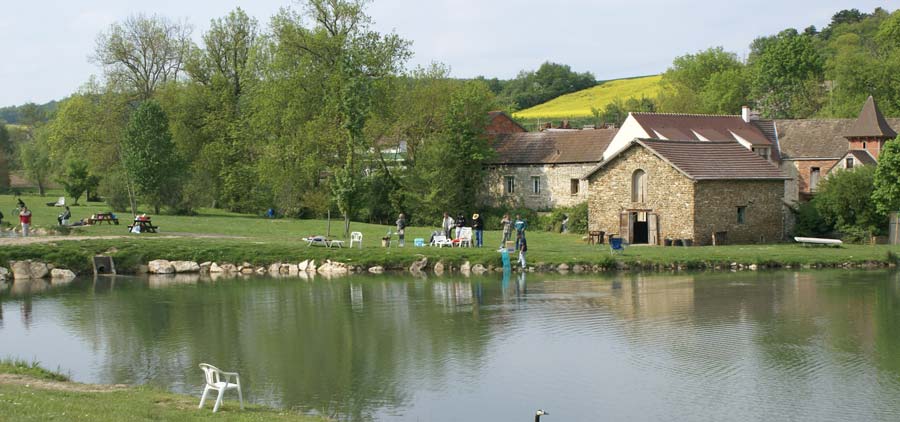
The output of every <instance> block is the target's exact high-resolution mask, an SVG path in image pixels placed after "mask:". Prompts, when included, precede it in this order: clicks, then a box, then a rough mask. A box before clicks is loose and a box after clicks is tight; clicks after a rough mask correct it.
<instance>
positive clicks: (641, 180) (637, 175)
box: [631, 169, 647, 202]
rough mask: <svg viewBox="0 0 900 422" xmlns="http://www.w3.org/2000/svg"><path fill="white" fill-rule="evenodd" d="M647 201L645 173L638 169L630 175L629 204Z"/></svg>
mask: <svg viewBox="0 0 900 422" xmlns="http://www.w3.org/2000/svg"><path fill="white" fill-rule="evenodd" d="M646 200H647V172H645V171H643V170H641V169H638V170H635V171H634V174H632V175H631V202H644V201H646Z"/></svg>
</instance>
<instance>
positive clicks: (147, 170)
mask: <svg viewBox="0 0 900 422" xmlns="http://www.w3.org/2000/svg"><path fill="white" fill-rule="evenodd" d="M122 161H123V164H124V167H125V170H126V172H127V174H128V177H129V182H130V191H131V192H130V193H131V212H132V214H137V200H136V198H137V196H140V197H142V198H143V199H144V200H145V201H147V202H148V203H150V205H152V206H153V208H154V212H155V213H157V214H158V213H159V208H160V206H161V205H163V204H164V203H166V202H167V199H168V198H170V197H171V195H172V192H177V191H178V188H179V186H178V185H177V183H176V182H177V180H178V179H177V174H178V172H179V169H180V165H181V163H180V162H179V160H178V157H177V155H176V153H175V146H174V144H173V143H172V135H171V133H169V122H168V118H167V117H166V113H165V112H164V111H163V109H162V107H160V106H159V104H158V103H157V102H155V101H152V100H148V101H144V102H143V103H141V105H140V106H139V107H138V108H137V110H135V112H134V114H132V116H131V120H130V121H129V122H128V126H127V127H126V129H125V137H124V139H123V142H122Z"/></svg>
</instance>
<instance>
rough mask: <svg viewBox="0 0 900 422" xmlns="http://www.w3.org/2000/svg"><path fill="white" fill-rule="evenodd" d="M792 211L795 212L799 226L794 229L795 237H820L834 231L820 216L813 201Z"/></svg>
mask: <svg viewBox="0 0 900 422" xmlns="http://www.w3.org/2000/svg"><path fill="white" fill-rule="evenodd" d="M791 211H793V212H794V215H795V217H796V218H797V225H796V226H795V227H794V235H796V236H810V237H819V236H824V235H826V234H828V233H830V232H831V231H832V230H833V227H832V226H831V225H830V224H828V222H826V221H825V218H823V217H822V215H821V214H819V210H818V209H816V204H814V203H813V202H812V201H810V202H804V203H802V204H800V206H798V207H797V208H796V209H792V210H791Z"/></svg>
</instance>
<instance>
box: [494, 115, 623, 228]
mask: <svg viewBox="0 0 900 422" xmlns="http://www.w3.org/2000/svg"><path fill="white" fill-rule="evenodd" d="M615 134H616V130H615V129H584V130H568V129H546V130H543V131H541V132H518V133H500V134H495V135H494V137H493V139H492V142H493V145H494V149H495V151H496V156H495V158H494V161H493V162H492V164H491V165H490V167H489V171H488V176H487V189H486V192H485V193H486V197H485V200H486V202H487V203H488V204H490V205H491V206H501V205H503V206H510V207H517V206H521V207H526V208H531V209H536V210H547V209H550V208H554V207H567V206H572V205H577V204H580V203H582V202H584V201H585V200H587V182H586V181H584V180H582V176H583V175H584V174H585V173H586V172H587V171H588V170H590V169H591V168H593V167H594V166H596V165H597V163H599V162H600V161H601V160H602V158H603V152H604V151H605V150H606V148H607V146H608V145H609V142H610V141H611V140H612V138H613V136H614V135H615Z"/></svg>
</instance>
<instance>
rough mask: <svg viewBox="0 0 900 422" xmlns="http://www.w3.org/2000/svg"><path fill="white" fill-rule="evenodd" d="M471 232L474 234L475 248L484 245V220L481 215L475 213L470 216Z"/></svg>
mask: <svg viewBox="0 0 900 422" xmlns="http://www.w3.org/2000/svg"><path fill="white" fill-rule="evenodd" d="M472 230H473V231H474V232H475V247H476V248H480V247H481V246H482V244H483V243H484V242H483V241H484V219H483V218H481V214H478V213H475V215H473V216H472Z"/></svg>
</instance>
